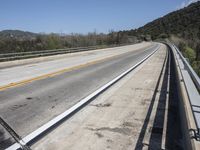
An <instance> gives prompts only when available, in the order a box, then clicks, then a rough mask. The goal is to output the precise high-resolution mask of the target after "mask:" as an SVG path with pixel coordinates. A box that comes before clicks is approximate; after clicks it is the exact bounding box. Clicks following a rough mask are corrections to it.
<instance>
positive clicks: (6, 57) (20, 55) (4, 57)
mask: <svg viewBox="0 0 200 150" xmlns="http://www.w3.org/2000/svg"><path fill="white" fill-rule="evenodd" d="M125 45H127V44H117V45H116V44H115V45H109V46H108V45H97V46H88V47H75V48H66V49H53V50H39V51H29V52H16V53H5V54H0V62H3V61H10V60H18V59H27V58H34V57H42V56H51V55H59V54H66V53H75V52H81V51H89V50H96V49H100V48H111V47H116V46H125Z"/></svg>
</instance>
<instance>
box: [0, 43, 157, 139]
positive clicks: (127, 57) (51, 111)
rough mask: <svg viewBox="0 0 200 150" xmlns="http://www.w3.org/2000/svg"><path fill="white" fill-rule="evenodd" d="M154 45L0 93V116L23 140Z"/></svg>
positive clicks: (135, 60)
mask: <svg viewBox="0 0 200 150" xmlns="http://www.w3.org/2000/svg"><path fill="white" fill-rule="evenodd" d="M158 46H159V45H158V44H154V45H153V47H150V48H144V49H141V50H140V51H129V52H127V53H123V54H121V55H119V56H117V57H114V58H110V59H108V60H105V61H104V62H98V63H96V64H93V65H89V66H85V67H83V68H79V69H76V70H72V71H69V72H65V73H62V74H60V75H56V76H53V77H49V78H46V79H42V80H37V81H34V82H31V83H28V84H25V85H23V86H18V87H15V88H11V89H7V90H3V91H0V104H1V105H0V114H1V116H2V117H3V118H4V119H5V120H6V121H7V122H8V123H9V124H10V125H11V126H12V127H13V128H14V130H15V131H16V132H17V133H18V134H19V135H21V136H22V137H23V136H25V135H27V134H28V133H30V132H32V131H34V130H35V129H37V128H38V127H40V126H41V125H43V124H44V123H46V122H47V121H49V120H51V119H52V118H53V117H55V116H57V115H58V114H60V113H62V112H64V111H65V110H66V109H67V108H69V107H71V106H72V105H74V104H75V103H77V102H78V101H79V100H80V99H82V98H84V97H85V96H87V95H89V94H90V93H92V92H93V91H95V90H96V89H98V88H99V87H101V86H102V85H104V84H105V83H107V82H108V81H110V80H111V79H113V78H114V77H116V76H118V75H119V74H120V73H122V72H124V71H125V70H127V69H128V68H130V67H131V66H133V65H134V64H136V63H137V62H138V61H140V60H141V59H143V58H144V57H145V56H146V55H148V54H150V53H151V52H152V51H153V50H155V49H156V48H157V47H158Z"/></svg>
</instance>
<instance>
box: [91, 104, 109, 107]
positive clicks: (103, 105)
mask: <svg viewBox="0 0 200 150" xmlns="http://www.w3.org/2000/svg"><path fill="white" fill-rule="evenodd" d="M92 106H95V107H110V106H111V103H106V104H96V105H92Z"/></svg>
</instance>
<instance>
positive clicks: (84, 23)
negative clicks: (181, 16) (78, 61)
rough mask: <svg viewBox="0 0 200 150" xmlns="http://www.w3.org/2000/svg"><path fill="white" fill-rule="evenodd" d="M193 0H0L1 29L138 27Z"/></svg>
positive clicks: (64, 30)
mask: <svg viewBox="0 0 200 150" xmlns="http://www.w3.org/2000/svg"><path fill="white" fill-rule="evenodd" d="M188 2H189V0H0V30H5V29H19V30H25V31H32V32H45V33H50V32H55V33H67V34H69V33H72V32H75V33H84V34H85V33H87V32H90V31H91V32H92V31H94V30H96V31H97V32H98V33H99V32H104V33H107V32H108V31H109V30H111V29H113V30H115V31H118V30H127V29H134V28H138V27H140V26H142V25H144V24H146V23H147V22H149V21H152V20H154V19H156V18H158V17H161V16H163V15H165V14H167V13H169V12H171V11H174V10H176V9H177V8H180V7H183V6H182V5H184V4H187V3H188Z"/></svg>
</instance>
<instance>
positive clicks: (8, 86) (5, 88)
mask: <svg viewBox="0 0 200 150" xmlns="http://www.w3.org/2000/svg"><path fill="white" fill-rule="evenodd" d="M120 55H122V54H120ZM120 55H115V56H110V57H107V58H103V59H99V60H95V61H91V62H88V63H85V64H81V65H77V66H73V67H69V68H65V69H62V70H59V71H56V72H52V73H48V74H44V75H41V76H38V77H34V78H31V79H27V80H22V81H19V82H15V83H10V84H8V85H3V86H0V91H4V90H7V89H9V88H13V87H17V86H22V85H25V84H27V83H30V82H33V81H37V80H41V79H45V78H49V77H53V76H56V75H59V74H62V73H65V72H69V71H72V70H77V69H80V68H83V67H87V66H90V65H94V64H97V63H100V62H103V61H106V60H109V59H112V58H114V57H118V56H120Z"/></svg>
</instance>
